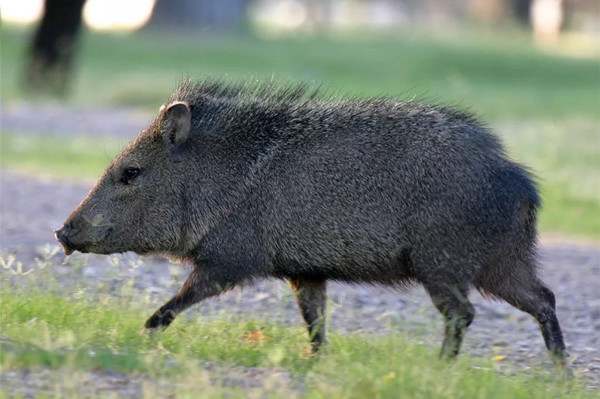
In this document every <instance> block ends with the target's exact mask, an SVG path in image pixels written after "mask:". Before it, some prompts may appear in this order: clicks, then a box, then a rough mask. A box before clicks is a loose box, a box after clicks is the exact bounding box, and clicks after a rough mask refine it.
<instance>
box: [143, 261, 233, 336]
mask: <svg viewBox="0 0 600 399" xmlns="http://www.w3.org/2000/svg"><path fill="white" fill-rule="evenodd" d="M232 287H233V284H232V283H231V282H229V281H228V280H226V279H224V278H219V274H218V273H216V274H214V273H208V272H207V271H206V270H203V271H202V272H201V271H200V270H198V268H196V267H195V268H194V269H193V270H192V272H191V273H190V275H189V276H188V278H187V280H186V281H185V283H183V286H182V287H181V288H180V289H179V292H177V294H176V295H175V296H174V297H173V298H171V299H170V300H169V301H168V302H167V303H165V304H164V305H163V306H161V307H160V309H158V310H157V311H156V312H154V314H153V315H152V316H151V317H150V318H149V319H148V320H147V321H146V324H145V325H144V327H145V328H147V329H151V330H154V329H159V328H166V327H168V326H169V324H171V322H172V321H173V320H174V319H175V316H177V314H179V313H181V312H183V311H184V310H185V309H187V308H189V307H190V306H192V305H193V304H195V303H197V302H200V301H201V300H203V299H206V298H208V297H211V296H214V295H218V294H220V293H222V292H223V291H226V290H227V289H229V288H232Z"/></svg>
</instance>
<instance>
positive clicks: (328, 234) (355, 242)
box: [259, 105, 538, 281]
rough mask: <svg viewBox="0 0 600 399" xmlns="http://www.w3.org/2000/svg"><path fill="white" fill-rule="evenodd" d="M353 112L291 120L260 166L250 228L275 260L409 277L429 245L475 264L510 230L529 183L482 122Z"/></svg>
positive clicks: (343, 273)
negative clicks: (257, 208) (292, 127)
mask: <svg viewBox="0 0 600 399" xmlns="http://www.w3.org/2000/svg"><path fill="white" fill-rule="evenodd" d="M352 111H353V110H352V109H350V110H344V109H340V110H338V111H337V112H330V113H329V114H328V115H327V118H324V117H323V115H318V116H317V117H315V118H314V119H311V118H306V119H305V120H303V121H301V122H298V123H297V125H296V129H297V130H296V131H295V132H294V134H290V135H289V136H287V137H286V138H285V139H284V140H282V141H281V143H279V144H278V148H277V150H276V152H275V154H274V155H273V157H272V160H271V162H270V163H269V166H268V167H267V168H266V170H265V175H264V181H263V184H262V185H261V188H262V189H261V190H260V191H259V192H260V196H261V197H262V198H261V199H260V200H259V201H260V203H261V204H262V208H261V209H262V210H261V212H260V214H261V215H262V218H263V219H262V222H261V225H262V226H264V231H263V234H264V236H265V237H268V238H267V241H268V242H269V243H268V246H269V251H270V252H271V253H272V255H273V256H275V257H276V258H281V259H282V264H289V263H290V262H292V263H295V266H294V267H295V269H294V270H300V271H301V272H300V273H306V272H308V271H307V270H305V269H306V268H308V269H310V270H312V272H314V273H316V274H320V273H325V274H326V275H327V276H328V277H329V278H340V279H350V280H357V279H359V280H373V279H374V280H383V281H387V280H393V279H398V278H400V279H401V278H403V277H405V278H412V277H414V276H412V275H411V273H413V272H414V270H411V268H414V267H415V265H414V262H415V261H418V260H419V256H421V255H422V256H423V257H425V256H426V255H427V256H428V257H431V254H430V253H429V252H430V251H434V250H435V249H434V248H430V247H436V248H437V251H438V252H439V253H442V252H443V253H445V254H446V256H462V257H463V258H464V257H465V256H467V257H479V258H482V259H465V262H466V263H469V262H471V263H473V264H479V263H482V262H484V259H483V258H485V257H486V256H488V254H491V253H492V252H497V251H498V248H494V246H498V245H502V243H507V242H510V241H511V240H514V239H516V237H520V235H521V233H520V230H522V229H524V228H525V227H524V226H523V224H524V223H526V222H527V221H526V219H525V218H524V217H523V216H522V215H523V213H522V209H523V207H525V208H527V209H529V208H530V207H531V208H532V209H533V212H534V213H535V207H536V206H537V202H538V200H537V194H536V190H535V187H534V185H533V183H532V181H531V179H530V178H529V176H528V174H527V172H526V171H524V170H523V169H522V168H520V167H519V166H518V165H516V164H515V163H513V162H511V161H509V160H508V159H507V158H506V157H505V155H504V153H503V150H502V147H501V145H500V144H499V142H498V141H497V140H496V138H495V137H494V136H493V135H492V134H491V133H490V132H489V131H488V130H487V129H486V128H484V127H482V126H481V125H479V124H478V123H477V122H476V121H475V120H473V119H472V118H470V117H468V116H464V115H462V114H459V113H456V112H453V111H447V110H444V109H439V110H438V109H436V110H431V109H421V110H419V109H409V110H405V109H402V108H401V106H398V105H387V108H386V107H385V106H381V105H379V106H378V107H377V108H376V109H372V110H369V111H370V112H364V113H358V114H354V113H353V112H352ZM523 245H532V243H524V244H523ZM425 252H427V254H425ZM473 267H477V266H475V265H473ZM313 269H314V270H313ZM310 270H309V271H310ZM348 270H352V272H351V274H352V275H351V276H347V274H348ZM286 273H287V271H286ZM359 274H364V275H360V276H359Z"/></svg>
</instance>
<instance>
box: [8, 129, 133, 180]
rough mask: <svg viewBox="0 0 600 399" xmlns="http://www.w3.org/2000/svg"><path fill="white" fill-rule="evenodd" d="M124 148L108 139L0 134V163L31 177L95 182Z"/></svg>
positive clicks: (122, 142)
mask: <svg viewBox="0 0 600 399" xmlns="http://www.w3.org/2000/svg"><path fill="white" fill-rule="evenodd" d="M125 144H126V142H125V141H124V140H117V139H114V138H109V137H96V138H92V137H91V136H81V137H69V136H66V137H55V136H39V135H31V134H14V133H13V134H10V133H0V161H1V165H2V166H3V167H9V168H13V169H19V170H22V171H25V172H30V173H35V174H46V175H52V176H56V177H76V178H96V177H98V176H99V175H100V173H101V172H102V171H103V170H104V169H105V168H106V166H107V165H108V164H109V162H110V161H111V160H112V158H113V157H114V156H115V155H116V154H117V153H118V152H119V151H120V150H121V149H122V148H123V147H124V145H125Z"/></svg>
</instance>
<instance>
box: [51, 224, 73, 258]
mask: <svg viewBox="0 0 600 399" xmlns="http://www.w3.org/2000/svg"><path fill="white" fill-rule="evenodd" d="M72 230H73V229H72V223H67V224H65V225H64V226H63V227H61V228H60V229H58V230H56V231H55V232H54V236H55V237H56V239H57V240H58V242H59V243H60V245H62V247H63V249H64V250H65V255H71V254H72V253H73V246H72V244H71V242H70V241H69V233H70V232H71V231H72Z"/></svg>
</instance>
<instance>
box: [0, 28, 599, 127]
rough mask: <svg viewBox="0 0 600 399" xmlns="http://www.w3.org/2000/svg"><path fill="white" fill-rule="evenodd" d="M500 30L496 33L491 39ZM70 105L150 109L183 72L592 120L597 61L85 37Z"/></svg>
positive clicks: (505, 50)
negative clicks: (311, 84)
mask: <svg viewBox="0 0 600 399" xmlns="http://www.w3.org/2000/svg"><path fill="white" fill-rule="evenodd" d="M1 32H2V46H1V49H0V56H1V60H2V61H1V63H2V82H1V86H0V88H1V92H2V97H4V98H8V99H15V98H21V97H22V93H21V92H20V90H19V82H20V79H21V77H20V73H19V71H20V68H21V67H22V65H23V59H22V55H23V54H24V51H25V48H26V44H27V42H26V40H27V37H28V32H25V31H23V30H17V29H14V28H10V27H8V28H7V27H5V26H3V27H2V31H1ZM498 36H500V37H498ZM81 50H82V51H81V53H80V57H79V58H78V62H77V66H78V68H77V72H76V75H75V82H74V87H73V88H74V90H73V96H72V98H71V101H73V102H76V103H82V102H83V103H104V104H106V103H109V104H127V105H132V104H133V105H143V106H151V107H153V108H154V107H157V106H158V105H160V104H161V103H162V102H163V101H164V100H165V99H166V97H167V96H168V93H169V92H170V90H171V89H172V88H173V87H174V85H175V84H176V82H177V81H179V80H180V79H181V78H182V77H185V76H190V77H192V78H199V77H205V76H216V77H225V78H229V79H242V78H263V79H264V78H266V79H270V78H272V77H274V78H276V79H282V80H305V81H309V82H316V83H322V84H323V85H324V87H325V88H328V89H332V90H334V91H339V92H341V93H346V94H352V95H379V94H386V95H394V96H399V97H413V96H417V97H424V98H428V99H431V100H434V101H442V102H448V103H452V104H458V105H460V106H463V107H468V108H471V109H472V110H474V111H475V112H477V113H479V114H481V115H482V116H483V117H484V118H485V119H488V120H489V119H503V118H510V119H517V118H527V119H531V118H539V117H552V118H557V117H562V116H566V115H569V116H581V117H593V118H596V119H597V118H598V104H599V101H600V62H599V61H598V60H592V59H574V58H568V57H563V56H557V55H549V54H546V53H543V52H541V51H539V50H538V49H536V48H535V47H534V46H533V45H532V43H531V42H530V37H529V36H526V35H525V34H515V33H513V34H510V35H506V34H505V35H504V36H502V35H494V36H492V35H489V34H487V35H483V34H481V33H478V32H475V33H471V34H466V33H465V34H459V35H456V34H455V35H446V37H434V36H431V35H427V34H423V33H414V32H408V31H405V32H396V33H395V34H393V35H392V34H388V35H374V34H362V35H359V34H350V35H346V36H334V35H330V36H327V37H310V36H298V37H296V38H283V39H278V40H260V39H257V38H253V37H221V36H210V35H202V34H198V35H196V36H191V35H180V36H176V35H172V34H166V33H165V34H157V33H154V34H152V33H148V32H146V33H143V34H142V33H138V34H131V35H123V34H97V33H87V34H86V35H85V36H84V38H83V42H82V46H81Z"/></svg>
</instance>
